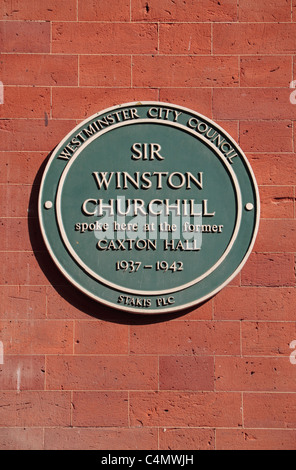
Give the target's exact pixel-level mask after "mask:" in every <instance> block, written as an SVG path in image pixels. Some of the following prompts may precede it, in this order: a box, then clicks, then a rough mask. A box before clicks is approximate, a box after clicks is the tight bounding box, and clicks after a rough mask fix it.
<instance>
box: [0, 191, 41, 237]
mask: <svg viewBox="0 0 296 470" xmlns="http://www.w3.org/2000/svg"><path fill="white" fill-rule="evenodd" d="M0 196H1V197H0V216H1V217H27V216H30V217H36V216H37V207H36V203H37V197H38V188H37V187H36V186H30V185H22V184H15V185H13V184H3V185H1V186H0ZM15 222H17V221H15ZM12 223H13V221H12ZM25 230H27V229H25Z"/></svg>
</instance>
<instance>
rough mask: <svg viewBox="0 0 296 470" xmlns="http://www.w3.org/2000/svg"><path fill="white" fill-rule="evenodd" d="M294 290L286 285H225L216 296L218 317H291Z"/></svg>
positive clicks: (270, 318) (251, 318)
mask: <svg viewBox="0 0 296 470" xmlns="http://www.w3.org/2000/svg"><path fill="white" fill-rule="evenodd" d="M295 302H296V291H295V289H294V288H287V287H274V288H272V287H260V289H258V288H257V287H242V288H240V289H238V288H237V287H226V288H225V289H223V290H222V291H220V292H219V294H217V295H216V296H215V299H214V312H215V314H214V317H215V319H217V320H270V321H272V320H279V321H281V320H287V321H293V320H294V305H295Z"/></svg>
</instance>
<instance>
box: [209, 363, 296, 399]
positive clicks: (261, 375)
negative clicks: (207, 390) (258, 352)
mask: <svg viewBox="0 0 296 470" xmlns="http://www.w3.org/2000/svg"><path fill="white" fill-rule="evenodd" d="M292 367H293V366H292V365H291V364H290V362H289V361H288V360H287V358H283V357H272V358H267V357H262V358H258V357H216V358H215V390H217V391H218V390H219V391H258V392H260V391H262V392H264V391H265V392H273V391H274V392H275V391H277V392H289V391H290V390H294V389H295V385H296V376H295V374H293V373H292V370H293V369H292Z"/></svg>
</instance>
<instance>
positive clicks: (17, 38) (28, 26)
mask: <svg viewBox="0 0 296 470" xmlns="http://www.w3.org/2000/svg"><path fill="white" fill-rule="evenodd" d="M0 50H1V52H50V24H49V23H42V22H36V21H34V22H22V21H13V22H10V21H1V22H0Z"/></svg>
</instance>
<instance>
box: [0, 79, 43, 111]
mask: <svg viewBox="0 0 296 470" xmlns="http://www.w3.org/2000/svg"><path fill="white" fill-rule="evenodd" d="M45 115H46V116H49V115H50V89H49V88H30V87H15V86H13V87H5V91H4V104H3V105H1V106H0V118H1V119H2V118H44V116H45Z"/></svg>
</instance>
